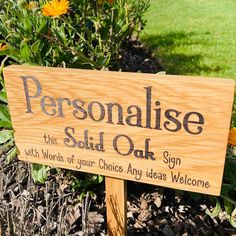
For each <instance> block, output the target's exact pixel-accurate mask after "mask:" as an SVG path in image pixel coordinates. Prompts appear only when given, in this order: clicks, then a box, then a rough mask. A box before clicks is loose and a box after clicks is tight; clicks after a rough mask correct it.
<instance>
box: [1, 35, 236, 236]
mask: <svg viewBox="0 0 236 236" xmlns="http://www.w3.org/2000/svg"><path fill="white" fill-rule="evenodd" d="M120 55H121V56H120V60H119V63H120V67H119V68H118V69H119V70H122V71H132V72H143V73H147V72H149V73H157V72H159V71H161V70H162V68H161V66H160V64H159V62H158V59H156V58H155V57H153V55H152V52H151V51H149V50H147V49H146V48H145V47H144V46H143V45H142V44H141V43H140V42H139V41H137V40H134V39H133V40H130V41H128V42H126V43H125V45H123V47H122V49H121V53H120ZM116 69H117V68H116ZM5 158H6V155H5V154H4V153H2V154H1V157H0V166H1V169H0V171H1V173H0V176H1V179H0V180H1V181H0V194H1V195H0V235H24V236H27V235H38V236H39V235H40V236H41V235H57V236H58V235H106V203H105V192H104V191H105V189H104V184H103V183H102V184H97V185H92V186H90V187H88V188H87V189H86V191H87V190H88V191H91V192H94V193H95V194H94V195H93V194H88V195H87V197H86V195H85V196H84V197H83V200H82V201H81V198H82V193H81V190H76V191H73V182H74V178H75V177H73V176H76V177H77V178H78V179H81V178H84V175H82V174H80V173H78V172H77V173H76V172H70V171H65V170H61V171H57V170H55V169H52V170H50V172H49V173H48V179H47V181H46V183H45V184H43V185H36V184H35V183H34V182H33V179H32V176H31V171H30V169H31V167H30V164H28V163H25V162H22V161H19V160H17V159H14V160H13V161H12V162H11V163H10V164H5ZM86 191H85V193H86ZM214 204H215V202H214V200H213V199H211V198H210V197H209V196H205V195H200V194H190V193H188V192H183V191H177V190H171V189H167V188H160V187H157V186H151V185H146V184H139V183H133V182H128V201H127V206H128V212H127V217H128V235H166V236H171V235H185V236H187V235H234V234H235V235H236V229H234V228H233V227H232V226H231V225H230V224H229V222H228V221H227V218H226V214H225V213H224V212H223V211H222V212H221V213H220V215H219V218H217V219H212V218H211V217H210V216H208V215H206V213H205V211H206V209H212V208H213V207H214ZM86 233H87V234H86Z"/></svg>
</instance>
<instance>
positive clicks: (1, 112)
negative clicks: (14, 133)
mask: <svg viewBox="0 0 236 236" xmlns="http://www.w3.org/2000/svg"><path fill="white" fill-rule="evenodd" d="M0 120H2V121H7V122H9V123H11V118H10V114H9V111H8V107H7V106H6V105H2V104H0Z"/></svg>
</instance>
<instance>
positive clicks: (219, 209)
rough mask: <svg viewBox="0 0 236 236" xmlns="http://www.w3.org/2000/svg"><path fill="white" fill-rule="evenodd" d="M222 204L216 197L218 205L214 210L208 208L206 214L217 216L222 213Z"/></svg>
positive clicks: (212, 216)
mask: <svg viewBox="0 0 236 236" xmlns="http://www.w3.org/2000/svg"><path fill="white" fill-rule="evenodd" d="M220 211H221V205H220V202H219V200H218V199H216V206H215V207H214V208H213V210H212V211H210V210H209V209H206V214H207V215H209V216H210V217H211V218H214V217H217V216H218V215H219V214H220Z"/></svg>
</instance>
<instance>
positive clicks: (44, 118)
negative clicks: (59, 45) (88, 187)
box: [4, 66, 234, 195]
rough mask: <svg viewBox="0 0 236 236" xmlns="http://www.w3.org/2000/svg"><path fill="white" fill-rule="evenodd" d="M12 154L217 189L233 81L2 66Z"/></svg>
mask: <svg viewBox="0 0 236 236" xmlns="http://www.w3.org/2000/svg"><path fill="white" fill-rule="evenodd" d="M4 78H5V83H6V88H7V94H8V101H9V107H10V113H11V117H12V122H13V127H14V131H15V140H16V145H17V147H18V149H19V153H20V154H19V158H20V159H22V160H26V161H30V162H33V163H42V164H46V165H50V166H55V167H62V168H68V169H74V170H78V171H82V172H88V173H95V174H101V175H105V176H110V177H114V178H119V179H125V180H133V181H139V182H144V183H149V184H155V185H160V186H165V187H170V188H175V189H183V190H189V191H193V192H200V193H207V194H212V195H219V194H220V190H221V183H222V175H223V169H224V162H225V153H226V147H227V139H228V131H229V126H230V119H231V110H232V103H233V96H234V81H233V80H226V79H213V78H211V79H210V78H208V79H207V78H191V77H182V76H165V75H152V74H134V73H119V72H106V71H89V70H78V69H62V68H45V67H29V66H10V67H7V68H5V69H4Z"/></svg>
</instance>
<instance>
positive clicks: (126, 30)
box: [0, 0, 149, 69]
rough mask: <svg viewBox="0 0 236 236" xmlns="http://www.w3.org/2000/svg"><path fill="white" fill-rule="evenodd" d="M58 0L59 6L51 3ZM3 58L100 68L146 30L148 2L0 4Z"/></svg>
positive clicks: (41, 0) (20, 0)
mask: <svg viewBox="0 0 236 236" xmlns="http://www.w3.org/2000/svg"><path fill="white" fill-rule="evenodd" d="M55 2H58V3H59V4H61V8H60V9H59V8H58V9H57V8H56V7H55V6H54V5H53V4H55ZM0 5H1V8H2V9H1V10H0V12H1V13H0V32H1V35H2V36H3V38H4V40H1V41H2V43H5V44H6V45H7V49H5V50H2V51H1V52H0V55H1V54H2V55H8V56H9V57H10V58H12V59H13V60H14V61H16V62H18V63H20V64H23V63H27V64H33V65H42V66H54V67H55V66H60V67H74V68H90V69H102V68H109V67H111V66H114V65H116V63H117V58H118V52H119V48H120V46H121V44H122V42H123V41H124V40H125V39H126V38H127V37H130V36H131V35H132V34H133V33H134V32H138V31H140V29H141V28H142V27H143V24H144V22H143V19H142V15H143V14H144V12H145V11H146V9H147V8H148V6H149V0H138V1H137V0H71V1H67V0H52V1H51V2H46V1H45V0H39V1H27V0H17V1H15V0H9V1H5V0H0Z"/></svg>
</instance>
